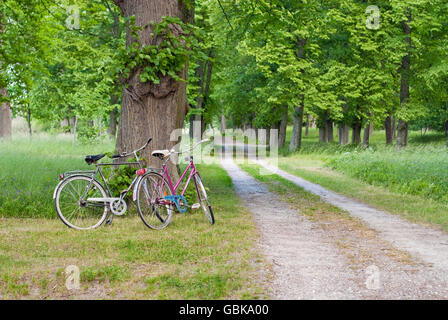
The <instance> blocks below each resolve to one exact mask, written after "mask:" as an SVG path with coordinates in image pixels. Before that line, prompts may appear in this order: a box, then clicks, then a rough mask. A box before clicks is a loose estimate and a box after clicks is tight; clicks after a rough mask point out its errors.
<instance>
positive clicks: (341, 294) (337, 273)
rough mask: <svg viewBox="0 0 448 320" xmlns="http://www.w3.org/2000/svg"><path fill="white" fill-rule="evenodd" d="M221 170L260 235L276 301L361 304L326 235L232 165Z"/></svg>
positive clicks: (229, 163)
mask: <svg viewBox="0 0 448 320" xmlns="http://www.w3.org/2000/svg"><path fill="white" fill-rule="evenodd" d="M222 166H223V167H224V169H225V170H226V171H227V172H228V174H229V176H230V177H231V178H232V181H233V184H234V186H235V189H236V191H237V193H238V195H239V196H240V197H241V198H242V199H243V201H244V203H245V204H246V206H247V207H248V208H249V210H250V211H251V213H252V214H253V216H254V219H255V221H256V223H257V225H258V227H259V229H260V232H261V234H262V244H261V246H262V249H263V251H264V253H265V254H266V256H267V258H268V260H269V261H270V262H272V266H273V270H274V283H273V296H274V298H275V299H344V298H349V299H356V298H361V296H360V294H359V288H358V285H357V284H356V283H355V282H354V281H353V279H352V278H353V274H351V272H350V271H351V270H349V269H348V270H347V268H346V266H345V261H344V259H342V258H341V257H340V256H339V255H338V254H336V252H337V249H336V248H335V247H334V246H333V245H332V244H331V243H330V242H331V241H329V239H328V238H327V237H326V235H325V233H324V232H323V231H322V230H319V228H318V227H317V226H315V225H313V223H311V222H310V221H308V220H307V219H306V218H304V217H302V216H300V215H298V214H297V212H296V210H293V209H291V208H288V205H286V204H285V203H282V201H281V200H280V199H279V197H277V196H276V195H274V194H272V193H270V192H269V191H268V190H267V189H266V187H265V186H264V185H263V184H261V183H259V182H257V181H256V180H255V179H254V178H252V177H250V176H249V175H248V174H247V173H246V172H244V171H243V170H241V169H240V168H239V167H238V166H237V165H236V164H235V163H234V162H233V161H232V160H225V161H223V162H222Z"/></svg>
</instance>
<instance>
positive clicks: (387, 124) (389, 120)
mask: <svg viewBox="0 0 448 320" xmlns="http://www.w3.org/2000/svg"><path fill="white" fill-rule="evenodd" d="M384 127H385V129H386V144H389V145H390V144H392V141H393V139H394V133H393V130H392V117H391V116H390V114H389V115H388V116H387V118H386V120H385V121H384Z"/></svg>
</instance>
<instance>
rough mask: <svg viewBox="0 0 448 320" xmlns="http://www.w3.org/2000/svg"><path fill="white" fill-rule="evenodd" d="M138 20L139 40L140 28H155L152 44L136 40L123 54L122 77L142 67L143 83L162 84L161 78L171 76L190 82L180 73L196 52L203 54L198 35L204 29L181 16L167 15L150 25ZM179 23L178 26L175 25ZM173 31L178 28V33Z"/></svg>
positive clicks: (134, 32) (134, 33) (136, 35)
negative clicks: (139, 25) (143, 25)
mask: <svg viewBox="0 0 448 320" xmlns="http://www.w3.org/2000/svg"><path fill="white" fill-rule="evenodd" d="M134 20H135V19H130V24H131V33H132V36H133V38H134V39H139V31H142V30H143V29H147V28H151V31H152V32H151V38H152V43H154V44H150V45H142V44H141V43H140V42H139V41H138V40H136V41H134V42H133V43H132V44H131V45H130V46H129V47H128V48H126V50H123V52H122V53H121V60H122V61H124V69H123V73H122V76H123V77H124V78H128V77H129V75H130V74H131V72H132V71H133V70H140V69H141V70H142V71H141V73H140V81H141V82H151V83H154V84H159V83H160V77H161V76H163V77H164V76H166V75H169V76H171V77H172V78H173V79H174V80H176V81H186V80H185V79H182V78H181V77H180V76H179V75H178V74H179V72H181V71H182V70H184V69H185V66H186V64H187V62H188V60H189V59H190V56H192V55H199V56H203V55H202V53H201V46H200V44H199V41H198V39H197V37H198V36H199V34H200V31H199V30H198V29H197V28H196V27H194V26H193V25H191V24H188V23H184V22H183V21H182V20H181V19H179V18H177V17H164V18H163V19H162V21H160V22H159V23H154V22H150V24H149V25H148V26H145V27H136V26H135V24H134ZM173 26H175V27H173ZM173 30H181V31H177V32H176V33H178V34H176V33H175V32H173Z"/></svg>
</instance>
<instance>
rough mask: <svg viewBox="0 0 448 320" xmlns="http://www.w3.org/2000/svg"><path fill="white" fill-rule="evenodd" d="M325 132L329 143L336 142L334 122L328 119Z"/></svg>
mask: <svg viewBox="0 0 448 320" xmlns="http://www.w3.org/2000/svg"><path fill="white" fill-rule="evenodd" d="M325 132H326V136H327V139H326V140H327V142H333V141H334V133H333V121H331V120H330V119H327V121H326V122H325Z"/></svg>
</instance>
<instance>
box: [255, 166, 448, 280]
mask: <svg viewBox="0 0 448 320" xmlns="http://www.w3.org/2000/svg"><path fill="white" fill-rule="evenodd" d="M259 164H260V165H262V166H263V167H265V168H266V169H268V170H270V171H272V172H275V173H276V174H277V175H279V176H281V177H283V178H285V179H287V180H289V181H291V182H293V183H295V184H296V185H298V186H300V187H302V188H304V189H305V190H307V191H309V192H311V193H313V194H316V195H318V196H320V197H321V199H322V200H324V201H326V202H328V203H330V204H332V205H334V206H336V207H338V208H341V209H343V210H345V211H347V212H349V213H350V214H351V215H352V216H354V217H357V218H359V219H360V220H362V221H363V222H364V223H366V224H367V225H368V226H369V227H371V228H372V229H374V230H376V231H377V232H378V233H379V235H380V236H381V237H382V238H383V239H385V240H387V241H389V242H390V243H392V244H393V245H394V246H395V247H397V248H398V249H400V250H405V251H407V252H409V253H410V254H411V255H413V256H415V257H417V258H419V259H421V260H422V261H423V262H425V263H427V264H429V265H432V266H433V267H434V269H439V270H441V271H444V272H447V271H448V235H447V234H446V233H444V232H442V231H439V230H434V229H432V228H428V227H424V226H421V225H419V224H415V223H411V222H409V221H405V220H403V219H402V218H400V217H398V216H396V215H392V214H390V213H387V212H384V211H380V210H377V209H374V208H372V207H369V206H368V205H366V204H363V203H360V202H357V201H354V200H353V199H350V198H347V197H344V196H342V195H340V194H337V193H335V192H332V191H329V190H327V189H325V188H323V187H321V186H320V185H317V184H314V183H311V182H309V181H306V180H304V179H302V178H300V177H297V176H295V175H292V174H289V173H287V172H285V171H283V170H281V169H279V168H276V167H273V166H270V165H268V164H267V163H266V162H264V161H259ZM447 277H448V274H447Z"/></svg>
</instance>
